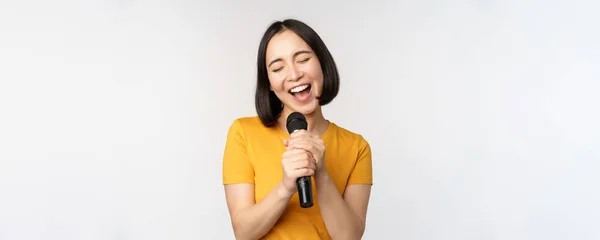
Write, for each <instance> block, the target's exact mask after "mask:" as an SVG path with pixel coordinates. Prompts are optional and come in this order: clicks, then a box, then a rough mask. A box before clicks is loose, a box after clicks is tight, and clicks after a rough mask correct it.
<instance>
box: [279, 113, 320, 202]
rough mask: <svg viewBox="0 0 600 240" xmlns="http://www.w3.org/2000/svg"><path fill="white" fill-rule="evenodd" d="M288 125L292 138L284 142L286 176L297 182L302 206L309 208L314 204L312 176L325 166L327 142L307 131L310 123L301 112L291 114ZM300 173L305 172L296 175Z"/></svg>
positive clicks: (288, 184) (283, 162)
mask: <svg viewBox="0 0 600 240" xmlns="http://www.w3.org/2000/svg"><path fill="white" fill-rule="evenodd" d="M286 125H287V126H286V127H287V130H288V132H289V133H290V139H289V140H286V141H285V142H284V144H285V145H286V150H287V151H286V152H285V153H284V157H283V161H282V164H283V165H284V173H285V176H289V178H291V179H294V180H295V182H296V188H297V191H298V197H299V199H300V206H301V207H303V208H309V207H312V206H313V204H314V203H313V196H312V182H311V179H310V176H313V175H314V174H315V171H316V172H318V171H319V170H321V169H322V168H323V167H324V164H323V156H324V153H325V144H324V142H323V140H321V139H320V137H319V136H316V135H313V134H310V133H309V132H307V131H306V130H307V128H308V125H307V122H306V118H305V117H304V115H302V114H301V113H298V112H294V113H292V114H290V115H289V116H288V118H287V124H286ZM286 169H287V171H286ZM298 173H305V174H304V175H301V176H296V174H298ZM293 177H296V178H293ZM284 179H285V178H284ZM286 182H288V183H287V184H285V183H284V184H285V185H286V186H288V187H291V186H290V185H291V184H290V183H289V180H288V181H286Z"/></svg>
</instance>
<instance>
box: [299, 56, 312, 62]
mask: <svg viewBox="0 0 600 240" xmlns="http://www.w3.org/2000/svg"><path fill="white" fill-rule="evenodd" d="M308 60H310V57H308V58H305V59H303V60H301V61H300V62H301V63H305V62H308Z"/></svg>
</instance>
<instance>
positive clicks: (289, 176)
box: [281, 149, 317, 196]
mask: <svg viewBox="0 0 600 240" xmlns="http://www.w3.org/2000/svg"><path fill="white" fill-rule="evenodd" d="M281 165H282V166H283V179H282V180H281V181H282V183H283V186H284V187H285V190H286V191H287V193H288V194H289V195H290V196H291V195H293V194H294V193H296V192H297V191H298V190H297V187H296V179H298V178H300V177H304V176H313V175H314V174H315V169H316V168H317V166H316V163H315V160H314V158H313V156H312V155H311V154H310V153H309V152H308V151H306V150H303V149H288V150H287V151H285V152H284V153H283V157H282V160H281Z"/></svg>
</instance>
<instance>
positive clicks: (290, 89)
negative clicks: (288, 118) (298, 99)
mask: <svg viewBox="0 0 600 240" xmlns="http://www.w3.org/2000/svg"><path fill="white" fill-rule="evenodd" d="M302 85H309V86H312V84H310V83H301V84H297V85H295V86H292V87H290V88H289V89H288V90H287V92H288V93H289V92H290V91H292V89H294V88H296V87H299V86H302ZM311 90H312V89H311Z"/></svg>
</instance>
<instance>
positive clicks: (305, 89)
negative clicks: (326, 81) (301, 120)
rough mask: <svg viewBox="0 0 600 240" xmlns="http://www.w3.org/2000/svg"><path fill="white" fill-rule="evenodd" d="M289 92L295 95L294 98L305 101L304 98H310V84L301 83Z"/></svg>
mask: <svg viewBox="0 0 600 240" xmlns="http://www.w3.org/2000/svg"><path fill="white" fill-rule="evenodd" d="M289 93H290V94H292V96H294V98H296V99H298V100H300V101H304V100H306V99H308V97H309V96H310V84H304V85H300V86H297V87H295V88H292V89H291V90H290V91H289Z"/></svg>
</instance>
